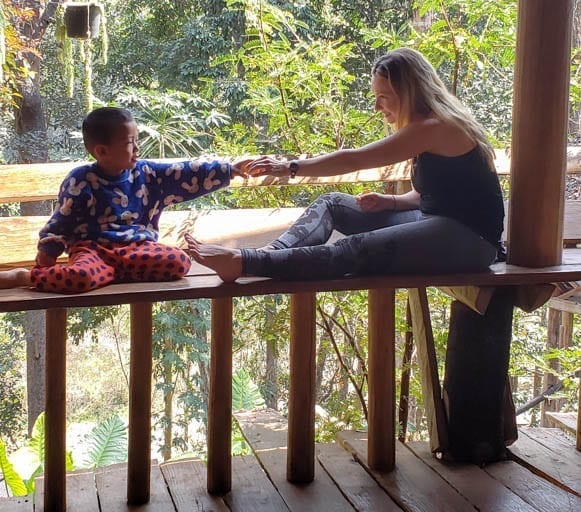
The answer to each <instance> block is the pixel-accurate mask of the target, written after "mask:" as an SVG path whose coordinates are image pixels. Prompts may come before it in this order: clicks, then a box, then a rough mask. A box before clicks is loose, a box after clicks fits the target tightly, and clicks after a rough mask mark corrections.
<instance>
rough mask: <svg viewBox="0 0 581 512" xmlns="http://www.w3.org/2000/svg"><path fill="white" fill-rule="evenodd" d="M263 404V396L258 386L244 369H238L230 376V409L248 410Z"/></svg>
mask: <svg viewBox="0 0 581 512" xmlns="http://www.w3.org/2000/svg"><path fill="white" fill-rule="evenodd" d="M263 406H264V398H263V397H262V395H261V394H260V390H259V389H258V386H257V385H256V384H255V383H254V382H253V381H252V378H251V377H250V374H249V373H248V372H247V371H246V370H245V369H241V370H238V371H237V372H236V373H235V374H234V375H233V376H232V410H233V411H249V410H252V409H255V408H257V407H263Z"/></svg>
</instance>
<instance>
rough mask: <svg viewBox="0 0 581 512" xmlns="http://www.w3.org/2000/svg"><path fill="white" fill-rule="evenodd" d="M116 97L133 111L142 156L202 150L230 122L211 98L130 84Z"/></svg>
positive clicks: (179, 154) (178, 154)
mask: <svg viewBox="0 0 581 512" xmlns="http://www.w3.org/2000/svg"><path fill="white" fill-rule="evenodd" d="M116 101H117V102H118V103H119V104H121V105H123V106H125V107H126V108H130V109H132V110H133V111H134V115H135V119H136V121H137V123H138V127H139V131H140V133H141V136H140V140H139V152H140V156H141V157H142V158H171V157H181V158H185V157H188V156H193V155H195V154H199V153H200V152H203V150H204V148H205V147H208V146H209V145H210V141H211V139H212V136H213V131H214V130H217V129H219V128H220V127H221V126H223V125H225V124H226V123H227V122H228V120H229V119H228V116H226V115H225V114H222V113H220V112H218V111H217V110H216V109H214V108H213V106H212V104H211V103H210V102H209V101H206V100H204V99H202V98H201V97H199V96H197V95H191V94H187V93H185V92H179V91H166V92H159V91H153V90H147V89H143V88H140V89H135V88H127V89H125V91H124V92H123V93H121V94H120V95H118V96H117V98H116Z"/></svg>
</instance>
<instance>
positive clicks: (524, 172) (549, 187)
mask: <svg viewBox="0 0 581 512" xmlns="http://www.w3.org/2000/svg"><path fill="white" fill-rule="evenodd" d="M572 18H573V0H559V1H558V2H555V1H554V0H520V1H519V8H518V30H517V52H516V53H517V55H516V65H515V81H514V106H513V138H512V157H511V187H510V204H511V205H512V207H511V208H510V212H509V224H508V262H509V263H511V264H514V265H523V266H529V267H544V266H551V265H558V264H560V263H561V253H562V244H563V209H564V186H565V170H566V146H567V122H568V103H569V102H568V98H569V69H570V59H571V27H572Z"/></svg>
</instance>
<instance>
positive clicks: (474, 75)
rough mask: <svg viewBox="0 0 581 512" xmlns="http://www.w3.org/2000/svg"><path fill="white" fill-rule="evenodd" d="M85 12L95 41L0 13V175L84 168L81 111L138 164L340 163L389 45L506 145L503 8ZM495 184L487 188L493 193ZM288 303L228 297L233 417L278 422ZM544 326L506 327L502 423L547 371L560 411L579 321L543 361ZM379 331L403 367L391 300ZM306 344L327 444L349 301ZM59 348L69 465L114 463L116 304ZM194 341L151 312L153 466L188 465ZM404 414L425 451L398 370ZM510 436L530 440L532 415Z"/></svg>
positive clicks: (458, 2)
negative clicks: (128, 148) (508, 404)
mask: <svg viewBox="0 0 581 512" xmlns="http://www.w3.org/2000/svg"><path fill="white" fill-rule="evenodd" d="M100 5H101V6H102V7H103V12H104V16H103V17H102V19H101V30H100V32H99V34H98V37H96V38H94V39H84V40H71V39H68V38H67V37H66V36H65V34H64V32H63V28H62V23H61V20H62V6H63V2H62V1H43V0H0V64H1V65H2V66H1V68H0V70H1V71H0V116H1V123H0V164H2V163H4V164H7V163H33V162H46V161H64V160H73V161H83V160H86V159H88V155H87V154H86V152H85V150H84V147H83V144H82V140H81V137H80V124H81V121H82V119H83V117H84V115H85V114H86V113H87V112H88V111H89V110H90V109H91V108H94V107H97V106H103V105H118V106H124V107H126V108H129V109H130V110H131V111H132V112H133V113H134V115H135V117H136V119H137V121H138V124H139V129H140V149H141V150H140V156H141V157H142V158H170V157H183V158H185V157H193V158H196V157H202V156H207V155H217V156H220V157H224V158H236V157H239V156H242V155H259V154H277V155H305V154H306V155H313V154H320V153H324V152H328V151H332V150H334V149H338V148H341V147H356V146H358V145H362V144H365V143H368V142H371V141H373V140H376V139H377V138H379V137H381V136H383V134H384V133H385V127H384V125H383V121H382V119H381V118H380V116H378V115H377V114H375V113H374V112H373V99H372V94H371V93H370V87H369V85H370V76H369V73H370V69H371V65H372V63H373V61H374V60H375V58H376V57H378V56H379V55H381V54H382V53H384V52H385V51H386V50H388V49H389V48H393V47H398V46H408V47H412V48H415V49H417V50H419V51H421V52H423V53H424V54H425V55H426V56H427V57H428V59H429V60H430V61H431V62H432V63H433V64H434V65H435V66H436V67H437V69H438V71H439V72H440V75H441V76H442V78H443V79H444V81H445V82H446V83H447V85H448V86H449V88H450V90H451V91H453V92H454V93H455V94H456V95H458V96H459V97H460V99H461V100H462V101H463V102H464V103H465V104H466V105H468V106H469V108H470V109H471V110H472V112H473V113H474V114H475V116H476V117H477V118H478V119H479V120H480V121H481V122H482V124H483V125H484V126H485V127H486V129H487V130H488V133H489V136H490V138H491V140H492V141H493V144H494V145H495V147H497V148H508V147H510V137H511V113H512V92H513V91H512V87H513V69H514V60H515V36H516V13H517V1H516V0H498V1H496V2H489V1H486V0H374V1H371V0H341V1H339V0H300V1H296V2H290V1H285V0H280V1H278V0H275V1H272V0H197V1H192V0H174V1H165V0H149V1H147V2H145V1H140V0H123V1H120V0H119V1H118V0H102V1H101V2H100ZM575 13H576V16H575V24H574V30H573V44H572V48H573V50H572V59H571V97H570V123H569V132H570V141H569V142H570V144H572V145H573V144H580V143H581V117H580V107H581V86H580V77H581V71H580V69H581V66H580V65H581V51H580V47H581V20H580V18H581V1H580V0H577V1H576V2H575ZM0 172H1V171H0ZM363 187H365V188H366V189H369V188H370V187H371V188H373V187H375V189H376V190H380V191H381V190H383V189H384V187H385V185H383V184H381V183H377V184H374V185H370V184H369V183H366V184H356V185H348V186H347V185H342V186H340V187H335V188H336V189H341V190H343V191H346V192H353V193H357V192H360V191H361V190H362V189H363ZM509 187H510V182H509V180H508V179H504V180H503V189H504V191H505V192H506V193H508V190H509ZM579 188H580V187H579V183H577V181H576V180H575V178H569V180H568V182H567V194H568V197H570V198H578V196H579ZM325 190H328V189H326V188H325V187H320V186H319V187H317V186H311V187H268V188H254V189H250V188H247V189H244V188H242V189H236V190H222V191H219V192H217V193H215V194H213V195H210V196H206V197H204V198H202V199H200V200H197V201H195V202H190V203H186V204H182V205H179V207H180V208H185V209H192V210H202V209H206V208H246V207H279V206H306V205H307V204H309V202H310V201H311V200H312V199H314V198H315V197H317V196H318V195H319V194H320V193H322V192H324V191H325ZM52 206H53V205H52V204H51V203H50V202H40V203H35V204H30V205H29V204H26V205H25V204H22V205H20V204H14V205H8V206H5V207H3V208H2V209H1V210H0V213H1V214H2V215H14V214H18V215H39V214H45V215H46V214H49V213H50V211H51V208H52ZM430 301H431V309H432V321H433V327H434V334H435V338H436V344H437V350H438V359H439V361H440V365H441V367H440V373H441V375H443V363H444V360H445V345H446V337H447V332H446V325H447V322H446V320H447V317H448V315H449V304H450V299H448V298H447V297H446V296H445V295H443V294H441V293H439V292H437V291H434V290H431V291H430ZM288 306H289V301H288V297H286V296H267V297H247V298H240V299H236V302H235V314H236V317H235V325H234V329H235V338H234V340H235V341H234V343H235V347H234V371H235V379H234V382H233V395H234V404H233V407H234V409H235V410H236V409H240V408H252V407H256V406H263V405H266V406H268V407H271V408H273V409H277V410H279V411H281V412H282V413H283V414H284V413H285V412H286V407H287V394H288V341H287V337H286V336H285V333H286V332H287V331H288V327H287V325H288V317H289V311H288ZM546 315H547V311H546V308H541V309H539V310H537V311H535V312H534V313H531V314H525V313H523V312H521V311H518V310H517V311H515V319H514V329H513V336H514V337H513V342H512V356H511V367H510V376H511V384H512V387H513V392H514V399H515V402H516V405H517V407H519V405H522V404H525V403H526V402H528V401H529V400H531V399H532V398H533V397H535V396H537V395H539V394H540V393H541V391H542V389H543V375H545V374H546V373H551V374H553V375H555V376H556V377H557V378H558V379H559V380H560V381H562V382H563V387H562V389H561V390H560V391H559V394H558V395H556V396H555V397H556V398H560V399H561V402H562V407H563V410H567V409H572V408H573V407H574V404H575V403H576V399H575V389H576V380H575V378H573V372H574V371H575V370H576V369H577V368H578V366H579V361H580V360H581V341H580V334H579V325H578V321H576V322H575V324H574V329H573V344H572V345H571V346H569V347H565V348H561V349H551V350H549V351H547V350H546V338H547V328H546ZM192 322H193V323H192ZM397 324H398V332H399V333H400V334H399V338H398V344H397V351H398V352H397V353H398V357H399V362H400V363H401V359H402V354H403V349H404V344H403V339H404V333H405V293H404V292H403V291H402V292H398V311H397ZM192 325H193V329H192ZM318 330H319V332H318V347H317V354H318V359H317V417H316V421H317V436H318V440H323V441H325V440H331V439H332V438H333V436H334V434H335V432H336V431H337V430H340V429H354V428H365V425H366V409H365V396H366V377H367V369H366V355H367V345H366V298H365V292H350V293H346V292H343V293H321V294H319V295H318ZM43 332H44V325H43V317H42V314H39V313H38V312H30V313H11V314H2V315H0V375H1V376H2V377H1V383H0V462H9V463H10V464H11V467H14V468H15V469H16V471H17V472H18V473H19V474H20V475H21V476H22V479H23V482H24V483H25V484H28V485H29V486H30V485H32V484H31V481H32V479H31V477H32V476H33V475H34V474H36V473H37V472H38V471H41V470H42V459H43V453H42V435H43V427H42V423H43V416H42V409H43V404H44V346H43V339H44V336H43ZM69 332H70V341H69V349H68V353H67V361H68V370H67V382H68V384H67V390H68V397H67V399H68V402H67V407H68V408H67V422H68V425H69V432H68V443H69V449H70V450H71V460H70V461H69V462H70V464H69V465H70V467H86V466H96V465H103V464H108V463H113V462H117V461H122V460H124V458H125V457H126V414H127V401H128V362H129V342H128V332H129V329H128V307H126V306H119V307H102V308H94V309H90V310H87V309H83V310H74V309H73V310H71V311H70V315H69ZM208 335H209V303H208V302H207V301H203V300H197V301H180V302H167V303H157V304H155V328H154V336H155V340H154V345H155V346H154V357H155V360H154V390H155V391H154V397H153V398H154V400H153V404H154V406H153V415H154V439H153V440H152V442H153V443H154V450H153V454H154V456H156V457H157V458H159V459H160V460H161V459H163V460H167V459H169V458H174V457H183V456H197V457H202V458H203V457H204V456H205V422H206V416H207V396H208V392H207V391H208V368H209V345H208V339H209V338H208ZM556 363H558V364H556ZM398 367H399V370H398V372H400V371H401V364H399V365H398ZM409 407H410V415H409V421H408V425H407V430H408V433H409V436H410V437H411V438H415V439H423V438H425V436H426V433H427V432H426V422H425V417H424V411H423V405H422V397H421V390H420V382H419V377H418V372H417V371H416V369H415V361H414V359H413V358H412V362H411V383H410V400H409ZM519 421H520V422H527V423H529V424H531V425H538V424H539V414H538V409H532V410H531V411H529V412H528V413H527V414H526V415H523V416H522V417H519ZM235 435H236V439H235V442H234V444H233V448H234V451H235V453H243V452H244V451H245V450H247V447H246V446H245V444H244V441H243V439H242V438H241V436H239V435H238V434H235ZM2 467H6V466H5V465H3V466H2ZM4 487H5V489H4V491H6V492H8V493H14V492H15V491H14V489H8V487H7V486H4ZM21 491H22V489H21ZM25 491H26V489H25ZM1 492H3V491H0V493H1ZM22 492H24V491H22Z"/></svg>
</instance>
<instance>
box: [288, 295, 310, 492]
mask: <svg viewBox="0 0 581 512" xmlns="http://www.w3.org/2000/svg"><path fill="white" fill-rule="evenodd" d="M316 305H317V297H316V294H315V293H298V294H293V295H291V303H290V309H291V326H290V357H289V373H290V384H289V401H288V408H289V409H288V453H287V479H288V480H289V482H294V483H308V482H312V480H313V478H314V476H315V388H316V359H317V349H316Z"/></svg>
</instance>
